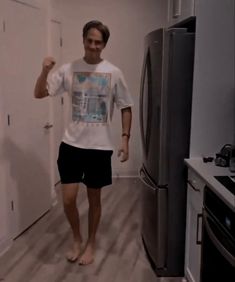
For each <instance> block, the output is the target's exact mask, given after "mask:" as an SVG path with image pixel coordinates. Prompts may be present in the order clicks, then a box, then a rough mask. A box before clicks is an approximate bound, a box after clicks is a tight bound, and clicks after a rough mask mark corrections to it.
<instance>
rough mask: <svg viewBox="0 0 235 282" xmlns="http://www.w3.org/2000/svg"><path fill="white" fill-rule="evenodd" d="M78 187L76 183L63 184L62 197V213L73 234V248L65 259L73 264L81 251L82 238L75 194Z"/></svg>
mask: <svg viewBox="0 0 235 282" xmlns="http://www.w3.org/2000/svg"><path fill="white" fill-rule="evenodd" d="M78 190H79V186H78V184H77V183H71V184H63V187H62V196H63V205H64V212H65V215H66V217H67V219H68V221H69V224H70V226H71V228H72V232H73V239H74V241H73V246H72V248H71V250H70V251H69V252H68V253H67V259H68V260H69V261H71V262H74V261H76V260H77V259H78V257H79V255H80V251H81V243H82V237H81V233H80V222H79V213H78V209H77V204H76V200H77V194H78Z"/></svg>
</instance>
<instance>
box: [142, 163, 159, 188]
mask: <svg viewBox="0 0 235 282" xmlns="http://www.w3.org/2000/svg"><path fill="white" fill-rule="evenodd" d="M139 177H140V180H141V181H142V182H143V183H144V184H145V185H146V186H147V187H148V188H150V189H151V190H153V191H155V188H154V187H155V186H156V185H155V184H154V183H153V182H151V181H150V179H149V178H146V177H145V171H144V168H143V167H142V168H141V169H140V172H139Z"/></svg>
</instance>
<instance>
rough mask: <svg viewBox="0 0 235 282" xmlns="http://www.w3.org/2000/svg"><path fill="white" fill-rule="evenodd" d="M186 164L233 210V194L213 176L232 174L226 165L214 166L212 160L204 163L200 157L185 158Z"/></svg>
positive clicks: (234, 204)
mask: <svg viewBox="0 0 235 282" xmlns="http://www.w3.org/2000/svg"><path fill="white" fill-rule="evenodd" d="M185 163H186V165H187V166H188V167H189V168H191V169H193V170H194V171H195V172H196V173H197V174H198V175H199V176H200V177H201V178H202V179H203V180H204V181H205V183H206V184H207V185H208V186H209V187H210V188H211V189H212V190H213V191H214V192H215V193H216V194H218V195H219V196H220V198H221V199H222V200H223V201H224V202H226V203H227V204H228V205H229V206H230V207H231V208H232V209H233V210H234V211H235V196H234V195H233V194H232V193H231V192H230V191H229V190H228V189H227V188H225V187H224V186H223V185H222V184H221V183H220V182H219V181H218V180H216V179H215V177H214V176H219V175H223V176H226V175H228V176H234V175H235V173H232V172H230V170H229V168H228V167H219V166H216V165H215V163H214V162H209V163H204V162H203V160H202V158H190V159H185Z"/></svg>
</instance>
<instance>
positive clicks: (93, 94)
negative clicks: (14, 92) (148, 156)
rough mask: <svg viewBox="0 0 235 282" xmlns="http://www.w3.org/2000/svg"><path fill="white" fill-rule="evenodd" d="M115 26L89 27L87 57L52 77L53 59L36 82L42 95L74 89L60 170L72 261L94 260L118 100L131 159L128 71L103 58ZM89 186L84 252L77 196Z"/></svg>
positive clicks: (46, 61) (85, 37)
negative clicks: (83, 186) (110, 31)
mask: <svg viewBox="0 0 235 282" xmlns="http://www.w3.org/2000/svg"><path fill="white" fill-rule="evenodd" d="M109 35H110V33H109V29H108V28H107V27H106V26H105V25H103V23H101V22H99V21H91V22H88V23H87V24H86V25H85V26H84V27H83V45H84V51H85V54H84V57H83V58H82V59H78V60H76V61H74V62H72V63H69V64H66V65H63V66H62V67H60V68H59V69H58V70H57V71H56V72H55V73H53V74H52V76H51V77H50V79H48V73H49V72H50V70H51V69H52V68H53V66H54V65H55V60H54V59H53V58H51V57H47V58H45V59H44V61H43V67H42V72H41V74H40V76H39V78H38V80H37V83H36V85H35V91H34V95H35V97H36V98H43V97H47V96H53V95H57V94H60V93H63V92H65V91H66V92H68V94H69V96H70V98H71V121H70V123H69V125H68V127H67V128H66V130H65V133H64V136H63V140H62V143H61V145H60V149H59V157H58V169H59V173H60V178H61V183H62V196H63V205H64V211H65V214H66V216H67V219H68V221H69V223H70V226H71V229H72V232H73V238H74V241H73V247H72V249H71V251H69V252H68V254H67V259H68V260H69V261H71V262H74V261H76V260H77V259H79V263H80V264H81V265H87V264H90V263H92V262H93V260H94V256H95V246H96V242H95V237H96V232H97V228H98V225H99V222H100V217H101V188H102V187H104V186H106V185H110V184H111V183H112V172H111V155H112V153H113V145H112V142H111V135H110V124H111V119H112V114H113V105H114V103H115V104H116V106H117V107H118V109H120V110H121V117H122V134H120V135H121V147H120V149H119V151H118V156H121V162H125V161H127V160H128V157H129V154H128V152H129V150H128V141H129V137H130V129H131V118H132V113H131V106H132V104H133V103H132V99H131V96H130V94H129V91H128V89H127V86H126V83H125V79H124V77H123V75H122V72H121V71H120V70H119V69H118V68H117V67H115V66H114V65H112V64H111V63H109V62H108V61H106V60H104V59H102V58H101V53H102V51H103V49H104V48H105V46H106V44H107V42H108V39H109ZM80 182H83V183H84V184H85V185H86V187H87V196H88V202H89V215H88V240H87V242H86V245H85V248H84V250H83V251H81V244H82V236H81V233H80V223H79V212H78V209H77V206H76V198H77V194H78V190H79V185H78V183H80Z"/></svg>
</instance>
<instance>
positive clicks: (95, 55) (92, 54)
mask: <svg viewBox="0 0 235 282" xmlns="http://www.w3.org/2000/svg"><path fill="white" fill-rule="evenodd" d="M83 44H84V49H85V58H86V59H87V61H88V62H91V63H97V62H99V60H100V54H101V52H102V50H103V49H104V47H105V44H104V42H103V37H102V34H101V32H100V31H99V30H98V29H96V28H91V29H90V30H89V31H88V33H87V36H86V37H85V38H84V39H83Z"/></svg>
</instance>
